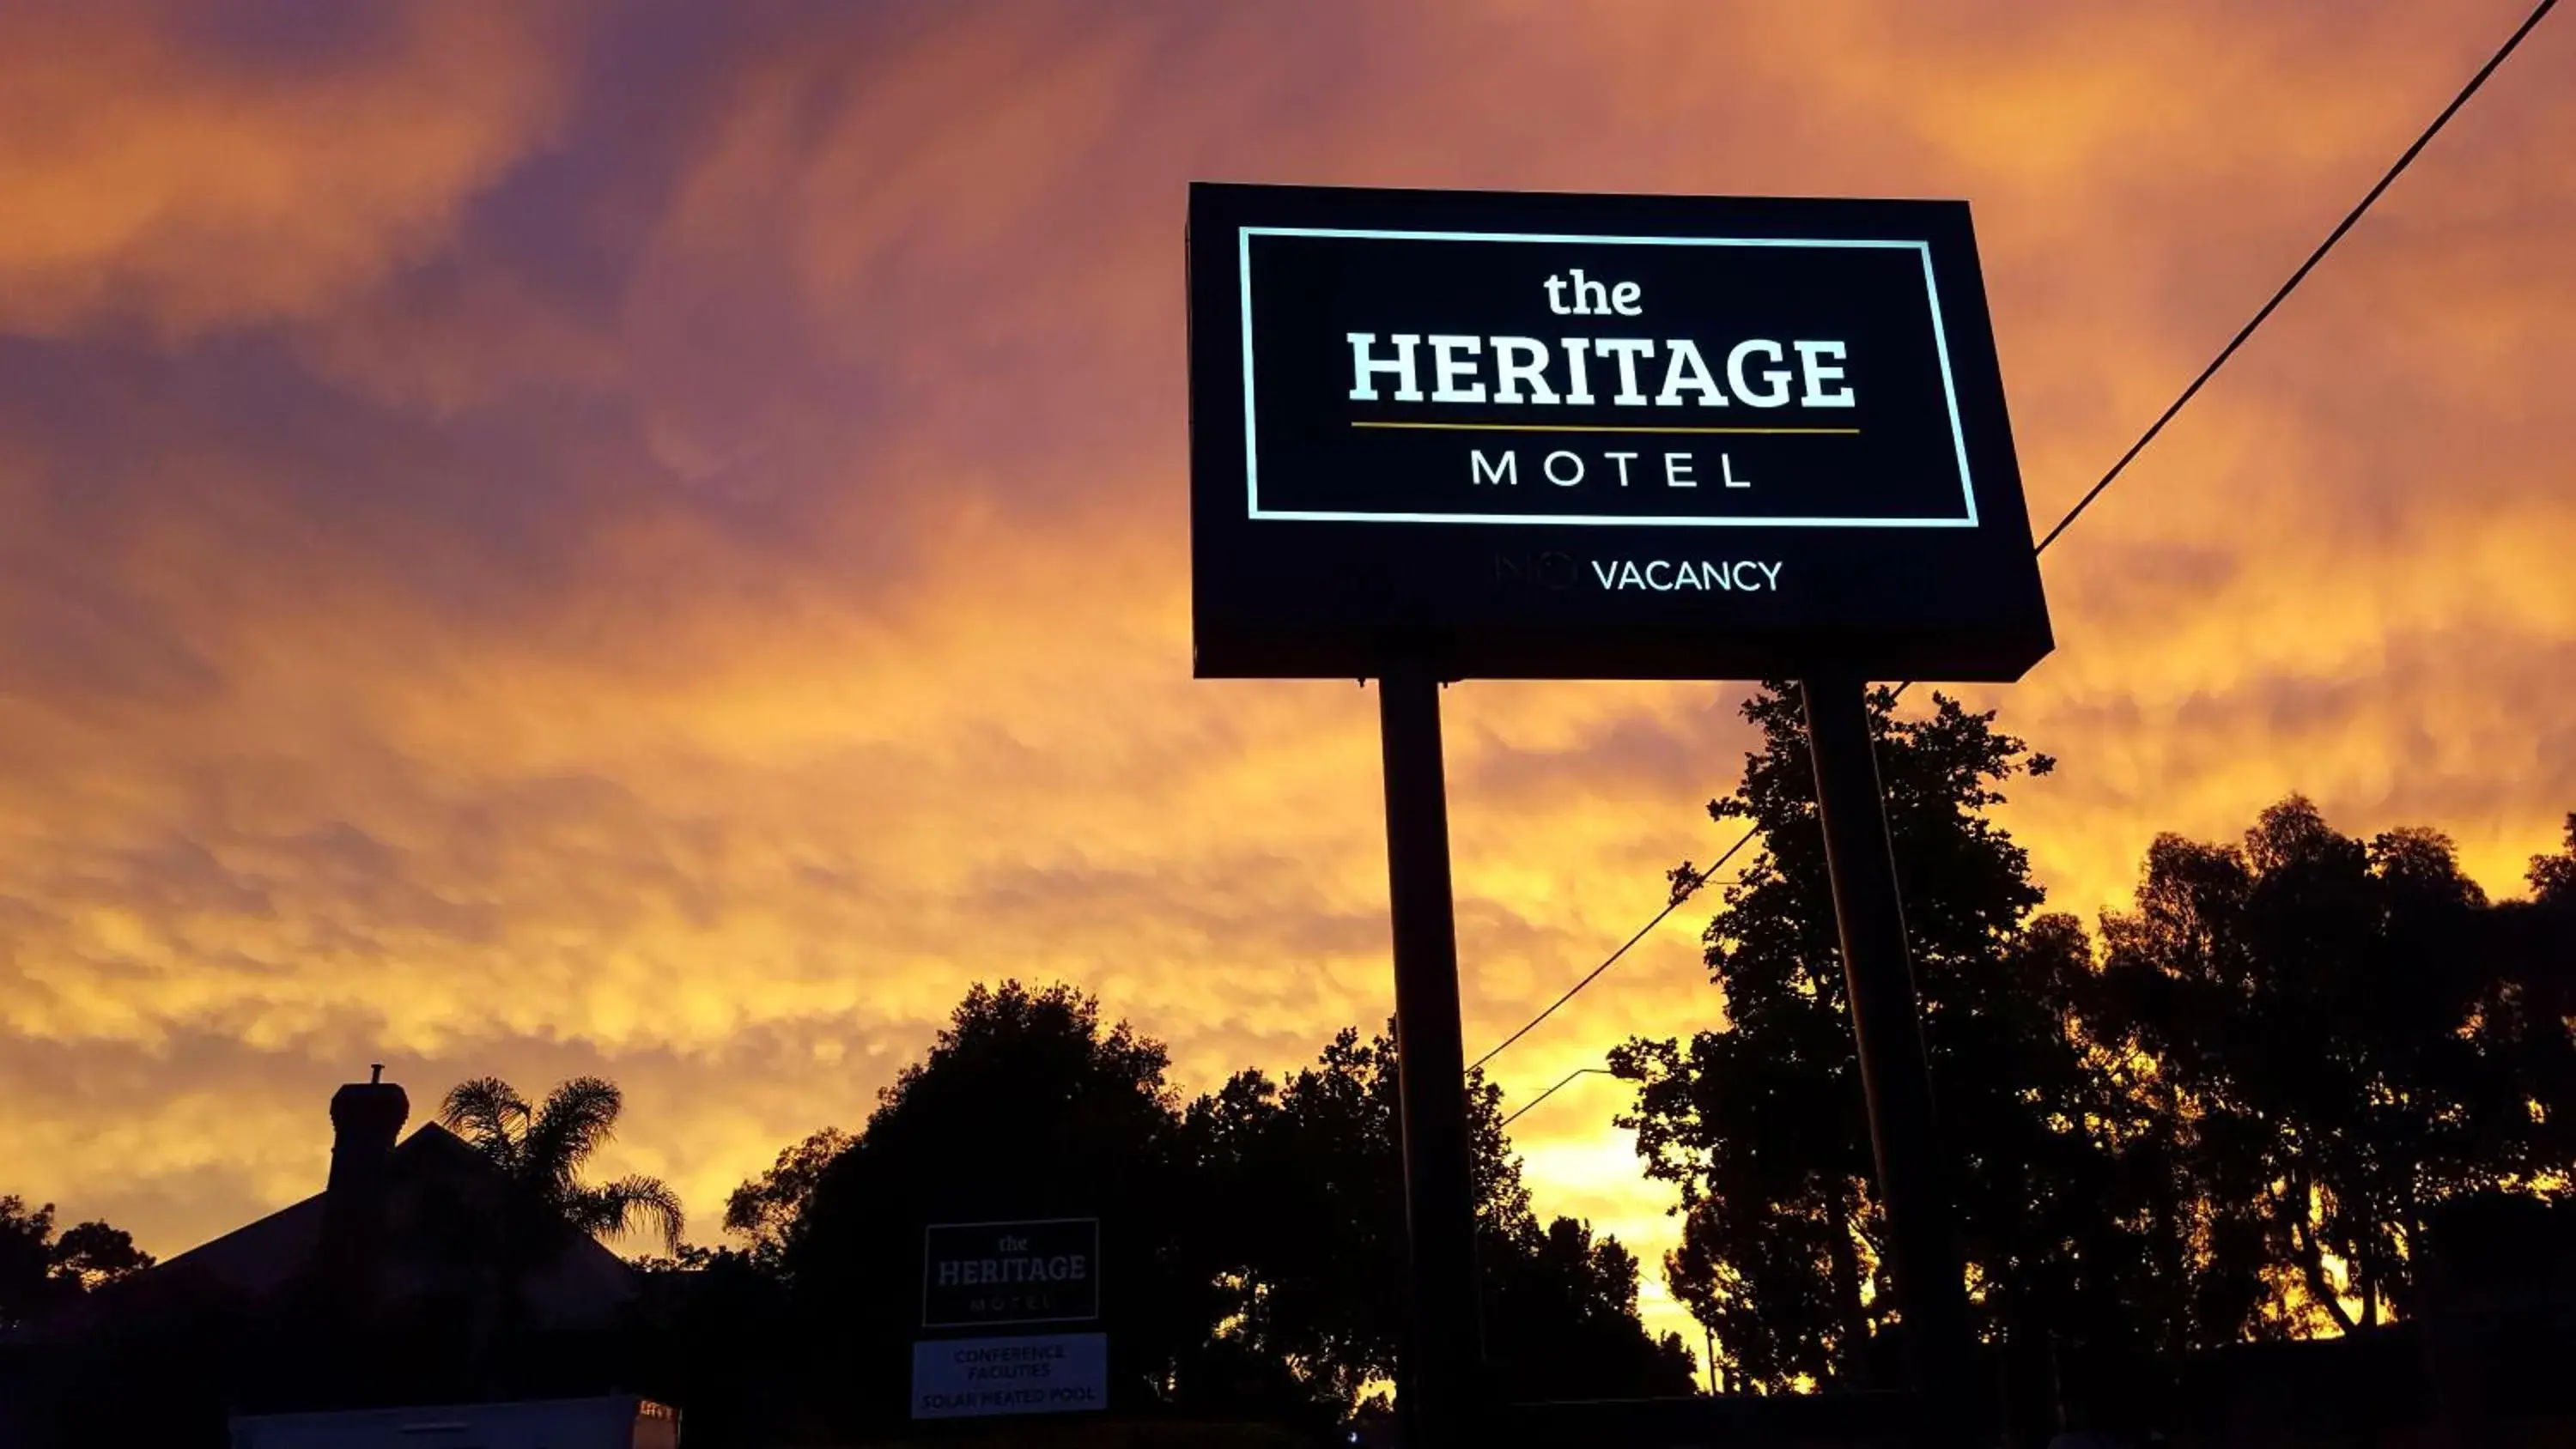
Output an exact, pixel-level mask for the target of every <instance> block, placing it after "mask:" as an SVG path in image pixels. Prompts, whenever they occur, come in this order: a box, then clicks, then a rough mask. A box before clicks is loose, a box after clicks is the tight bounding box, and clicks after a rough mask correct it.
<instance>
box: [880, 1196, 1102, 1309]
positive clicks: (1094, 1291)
mask: <svg viewBox="0 0 2576 1449" xmlns="http://www.w3.org/2000/svg"><path fill="white" fill-rule="evenodd" d="M1066 1223H1089V1224H1090V1225H1091V1303H1092V1308H1093V1310H1094V1311H1093V1312H1090V1313H1057V1314H1050V1315H1048V1316H1047V1317H1044V1318H938V1319H934V1318H932V1317H931V1316H930V1235H931V1234H933V1233H938V1232H957V1231H961V1230H963V1229H967V1228H1052V1227H1061V1226H1063V1225H1064V1224H1066ZM921 1258H922V1262H921V1326H922V1327H924V1328H1009V1327H1012V1326H1014V1325H1016V1324H1023V1323H1090V1322H1092V1321H1094V1320H1096V1319H1098V1318H1099V1317H1100V1314H1099V1312H1098V1309H1099V1306H1100V1219H1098V1218H998V1219H995V1220H993V1221H991V1222H982V1223H924V1224H922V1227H921Z"/></svg>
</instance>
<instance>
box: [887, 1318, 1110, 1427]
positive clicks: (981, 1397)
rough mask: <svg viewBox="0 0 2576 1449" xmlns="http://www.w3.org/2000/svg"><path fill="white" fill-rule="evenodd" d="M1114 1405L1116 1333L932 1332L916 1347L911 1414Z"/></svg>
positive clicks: (974, 1413)
mask: <svg viewBox="0 0 2576 1449" xmlns="http://www.w3.org/2000/svg"><path fill="white" fill-rule="evenodd" d="M1108 1404H1109V1335H1107V1334H1105V1333H1050V1334H1040V1335H1037V1336H1034V1337H1028V1338H929V1339H923V1340H921V1341H919V1342H917V1343H915V1344H914V1345H913V1346H912V1417H914V1418H916V1419H964V1418H973V1417H977V1416H980V1415H986V1414H1062V1413H1076V1412H1080V1411H1082V1410H1085V1409H1101V1408H1106V1407H1108Z"/></svg>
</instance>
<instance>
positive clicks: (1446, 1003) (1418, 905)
mask: <svg viewBox="0 0 2576 1449" xmlns="http://www.w3.org/2000/svg"><path fill="white" fill-rule="evenodd" d="M1378 729H1379V733H1380V736H1381V739H1382V742H1383V745H1384V748H1385V758H1386V861H1387V888H1388V889H1387V895H1388V904H1389V908H1390V914H1391V915H1392V917H1393V919H1394V926H1395V1035H1396V1063H1397V1070H1398V1074H1399V1075H1398V1090H1399V1092H1400V1093H1401V1096H1402V1103H1403V1105H1402V1114H1403V1129H1404V1131H1403V1137H1404V1225H1405V1246H1406V1255H1407V1258H1408V1264H1407V1289H1408V1292H1407V1298H1408V1303H1407V1309H1408V1312H1407V1313H1406V1315H1405V1318H1406V1325H1407V1326H1406V1341H1405V1346H1404V1357H1403V1360H1402V1361H1401V1363H1400V1364H1399V1365H1398V1379H1399V1383H1398V1388H1399V1398H1398V1404H1399V1407H1400V1411H1401V1413H1402V1414H1403V1417H1404V1419H1405V1422H1406V1424H1407V1426H1408V1429H1409V1431H1410V1432H1409V1434H1408V1437H1407V1442H1408V1443H1410V1444H1414V1445H1417V1446H1429V1449H1451V1446H1456V1445H1463V1444H1466V1443H1467V1442H1469V1440H1468V1432H1469V1430H1468V1421H1469V1420H1470V1419H1471V1417H1472V1416H1473V1415H1474V1414H1475V1413H1476V1412H1477V1410H1478V1408H1479V1384H1478V1379H1479V1375H1480V1372H1481V1369H1482V1364H1483V1358H1484V1354H1483V1350H1482V1346H1481V1343H1480V1340H1481V1337H1482V1334H1481V1331H1480V1325H1479V1322H1478V1318H1479V1314H1478V1309H1477V1301H1476V1299H1477V1293H1476V1196H1475V1183H1474V1169H1473V1165H1472V1160H1471V1157H1470V1144H1469V1140H1468V1130H1467V1053H1466V1048H1465V1046H1464V1044H1463V1043H1462V1042H1461V1040H1460V1038H1459V1024H1458V938H1457V930H1456V924H1455V921H1454V919H1453V916H1452V911H1451V904H1450V893H1449V802H1448V787H1447V785H1446V783H1445V781H1444V779H1443V775H1442V767H1441V759H1440V682H1439V680H1438V679H1437V678H1435V677H1434V676H1433V675H1432V673H1431V672H1430V671H1428V670H1425V669H1420V668H1395V669H1390V670H1388V671H1387V673H1386V675H1385V677H1384V678H1382V679H1380V680H1379V681H1378Z"/></svg>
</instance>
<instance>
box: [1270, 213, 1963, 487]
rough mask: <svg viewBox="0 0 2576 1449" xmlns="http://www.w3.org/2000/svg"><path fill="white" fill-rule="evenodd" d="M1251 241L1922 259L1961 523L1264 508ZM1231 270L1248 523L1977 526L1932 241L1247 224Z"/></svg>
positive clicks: (1925, 292) (1924, 297) (1925, 298)
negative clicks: (1539, 245)
mask: <svg viewBox="0 0 2576 1449" xmlns="http://www.w3.org/2000/svg"><path fill="white" fill-rule="evenodd" d="M1256 236H1311V237H1338V238H1347V239H1350V240H1356V241H1458V242H1546V243H1564V242H1581V243H1585V244H1591V245H1600V246H1662V247H1821V248H1868V249H1874V250H1896V251H1902V250H1909V249H1910V250H1912V251H1914V252H1916V253H1919V254H1920V255H1921V256H1922V258H1923V299H1924V303H1925V305H1926V306H1927V307H1928V308H1929V309H1930V311H1931V315H1932V346H1933V350H1934V352H1935V353H1936V354H1937V355H1938V356H1939V357H1940V359H1941V392H1942V396H1943V398H1944V400H1946V401H1947V402H1948V403H1949V405H1950V443H1951V446H1952V448H1953V449H1954V450H1955V451H1956V453H1957V455H1958V460H1959V495H1960V498H1961V499H1962V501H1963V502H1964V504H1965V506H1966V509H1967V514H1966V516H1965V517H1962V518H1702V517H1692V518H1640V517H1632V516H1628V515H1624V514H1600V513H1351V512H1340V511H1322V510H1316V511H1304V510H1288V509H1264V508H1263V507H1262V506H1261V461H1260V449H1259V445H1258V438H1259V433H1258V431H1257V429H1256V425H1255V422H1254V419H1253V383H1252V239H1253V238H1254V237H1256ZM1235 272H1236V275H1237V277H1238V278H1239V279H1240V280H1241V283H1242V287H1243V483H1244V491H1245V502H1246V504H1247V505H1248V508H1249V511H1248V512H1247V513H1246V515H1245V516H1246V517H1248V518H1257V519H1284V520H1303V521H1307V522H1316V523H1521V524H1539V525H1550V524H1574V525H1580V526H1588V527H1603V528H1622V527H1624V528H1670V527H1682V528H1974V527H1976V526H1977V490H1976V488H1975V486H1974V485H1973V484H1972V483H1971V482H1970V481H1969V476H1968V435H1967V433H1966V431H1965V430H1964V429H1962V428H1961V427H1960V426H1959V390H1958V386H1957V384H1955V383H1954V382H1953V381H1952V380H1951V377H1950V339H1949V336H1948V334H1947V332H1946V331H1945V330H1944V329H1943V327H1942V325H1941V293H1940V288H1939V286H1938V285H1937V284H1936V283H1935V282H1934V281H1933V279H1932V244H1931V243H1930V242H1925V241H1896V240H1884V241H1882V240H1869V239H1860V238H1850V237H1696V236H1571V235H1556V234H1552V233H1545V232H1499V231H1373V230H1364V229H1356V228H1349V227H1319V226H1247V227H1238V228H1237V229H1236V235H1235Z"/></svg>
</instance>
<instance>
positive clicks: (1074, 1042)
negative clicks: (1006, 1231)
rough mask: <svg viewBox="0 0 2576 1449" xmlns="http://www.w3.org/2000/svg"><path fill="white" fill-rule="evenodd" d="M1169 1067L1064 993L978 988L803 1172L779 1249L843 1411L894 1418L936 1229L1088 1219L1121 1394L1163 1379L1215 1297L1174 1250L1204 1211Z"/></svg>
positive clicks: (1143, 1390)
mask: <svg viewBox="0 0 2576 1449" xmlns="http://www.w3.org/2000/svg"><path fill="white" fill-rule="evenodd" d="M1167 1060H1168V1059H1167V1056H1166V1053H1165V1051H1164V1049H1163V1047H1162V1045H1161V1044H1160V1043H1158V1042H1154V1041H1150V1040H1147V1039H1145V1038H1143V1037H1140V1036H1138V1035H1137V1034H1136V1033H1135V1032H1133V1031H1132V1030H1130V1029H1129V1028H1128V1027H1127V1025H1126V1024H1125V1023H1123V1022H1121V1023H1118V1024H1116V1025H1114V1026H1108V1025H1104V1024H1103V1023H1102V1021H1101V1019H1100V1007H1099V1003H1098V1002H1097V1001H1096V1000H1095V999H1093V998H1092V997H1089V996H1086V995H1083V994H1081V993H1079V992H1077V991H1074V990H1072V989H1071V988H1069V987H1064V986H1052V987H1048V988H1045V989H1043V990H1031V989H1029V988H1028V987H1025V986H1023V985H1021V984H1020V983H1018V982H1016V981H1008V982H1004V983H1003V984H1002V985H1001V986H1000V987H998V988H992V987H986V986H983V985H981V984H979V985H977V986H976V987H975V988H974V989H973V990H971V991H970V992H969V993H968V994H967V996H966V999H965V1000H964V1001H962V1002H960V1003H959V1004H958V1006H957V1009H956V1011H955V1012H954V1014H953V1015H952V1016H951V1017H950V1019H949V1023H948V1025H947V1027H946V1028H945V1029H943V1030H942V1031H941V1032H940V1033H939V1035H938V1037H937V1039H936V1040H935V1041H933V1043H932V1044H931V1048H930V1051H929V1054H928V1056H927V1057H926V1058H925V1059H924V1060H922V1061H920V1062H917V1063H915V1064H913V1065H911V1066H908V1067H906V1068H904V1070H903V1072H902V1073H901V1074H900V1075H899V1076H897V1077H896V1079H895V1081H894V1082H893V1084H892V1085H890V1086H888V1087H887V1088H886V1089H885V1090H884V1091H883V1092H882V1093H881V1094H880V1097H879V1100H878V1104H877V1107H876V1110H875V1111H874V1112H873V1113H872V1114H871V1115H870V1116H869V1118H868V1122H867V1125H866V1127H865V1128H864V1129H863V1130H862V1131H860V1132H859V1133H858V1134H857V1137H856V1140H855V1141H853V1142H852V1143H850V1145H848V1146H847V1147H846V1148H843V1149H842V1150H840V1151H839V1152H838V1153H837V1154H834V1155H832V1156H831V1157H830V1158H829V1160H828V1162H827V1163H826V1165H824V1166H823V1167H822V1169H821V1171H820V1172H819V1173H818V1174H817V1175H816V1176H815V1179H814V1182H813V1186H812V1188H811V1190H810V1193H807V1194H806V1197H805V1205H804V1209H803V1213H802V1215H801V1217H799V1218H798V1219H796V1220H795V1222H794V1223H793V1225H792V1226H791V1227H790V1228H788V1229H787V1231H786V1233H785V1235H784V1251H783V1255H782V1262H783V1265H784V1267H785V1269H786V1271H787V1273H788V1275H789V1277H790V1279H791V1281H792V1282H793V1284H794V1288H795V1292H796V1295H797V1298H798V1301H799V1303H800V1304H801V1305H802V1307H801V1311H802V1313H803V1314H804V1316H805V1321H806V1323H807V1324H808V1325H809V1327H810V1330H811V1336H812V1340H813V1342H814V1343H815V1344H816V1345H817V1347H818V1349H819V1350H820V1351H822V1352H824V1353H826V1354H828V1355H830V1356H831V1358H832V1361H833V1362H834V1363H835V1364H836V1365H838V1367H837V1368H836V1369H835V1377H836V1379H837V1378H838V1377H839V1376H840V1375H843V1374H846V1375H848V1376H849V1377H848V1380H847V1382H849V1384H850V1386H851V1388H852V1389H853V1390H854V1392H853V1394H851V1395H850V1396H849V1398H850V1403H849V1405H848V1409H849V1412H850V1414H851V1415H852V1416H853V1419H854V1420H855V1421H866V1420H869V1419H876V1420H887V1419H899V1418H900V1417H901V1416H902V1414H903V1412H904V1395H905V1391H906V1385H907V1380H908V1374H909V1371H910V1370H909V1362H910V1360H909V1357H908V1348H907V1345H908V1344H909V1342H910V1340H911V1338H912V1337H913V1336H914V1334H915V1333H916V1332H917V1331H918V1329H919V1327H920V1310H921V1262H922V1234H923V1229H924V1228H925V1226H927V1225H929V1224H934V1223H957V1222H989V1221H993V1220H996V1219H1016V1218H1054V1217H1097V1218H1098V1219H1100V1224H1101V1257H1102V1261H1103V1264H1104V1267H1103V1270H1102V1274H1101V1285H1102V1286H1101V1292H1102V1314H1103V1320H1104V1322H1103V1327H1104V1328H1106V1330H1107V1331H1108V1334H1109V1346H1110V1354H1111V1365H1110V1367H1111V1375H1112V1379H1113V1383H1112V1386H1111V1396H1112V1402H1113V1405H1114V1404H1120V1403H1125V1404H1131V1405H1132V1404H1135V1403H1138V1402H1152V1401H1158V1400H1161V1399H1164V1398H1166V1397H1168V1396H1169V1395H1170V1394H1171V1393H1172V1392H1173V1391H1174V1385H1175V1378H1176V1375H1177V1374H1179V1373H1180V1372H1181V1370H1182V1368H1183V1366H1184V1364H1185V1362H1186V1361H1187V1360H1188V1359H1189V1358H1190V1357H1191V1356H1192V1355H1193V1353H1194V1352H1195V1351H1196V1350H1197V1348H1198V1347H1199V1346H1200V1345H1201V1344H1202V1343H1203V1342H1204V1341H1205V1340H1206V1338H1207V1336H1208V1326H1209V1325H1210V1324H1211V1323H1213V1322H1214V1319H1215V1299H1214V1288H1213V1285H1212V1284H1211V1283H1210V1282H1209V1281H1208V1276H1207V1274H1205V1273H1204V1272H1203V1271H1201V1270H1200V1269H1199V1268H1198V1267H1197V1265H1195V1264H1192V1263H1190V1262H1188V1261H1187V1260H1186V1259H1185V1257H1184V1254H1183V1242H1182V1233H1183V1225H1184V1224H1185V1222H1186V1221H1187V1219H1188V1218H1189V1217H1190V1216H1191V1215H1192V1214H1193V1213H1194V1212H1195V1211H1197V1208H1196V1207H1195V1206H1194V1186H1195V1185H1194V1184H1193V1182H1192V1181H1191V1180H1190V1177H1189V1174H1188V1171H1187V1164H1186V1162H1185V1161H1184V1159H1183V1158H1182V1156H1181V1155H1180V1152H1179V1129H1180V1114H1179V1097H1178V1094H1177V1093H1176V1092H1175V1091H1174V1090H1173V1088H1172V1087H1171V1086H1170V1085H1169V1083H1168V1082H1167V1081H1166V1080H1165V1078H1164V1071H1165V1067H1166V1063H1167ZM792 1157H793V1154H792V1152H791V1159H792ZM791 1169H792V1163H791ZM748 1186H749V1187H750V1189H751V1191H750V1194H749V1197H748V1198H747V1199H745V1200H746V1201H758V1200H759V1199H760V1198H761V1195H762V1194H761V1190H760V1186H759V1184H751V1185H748ZM791 1195H792V1193H791Z"/></svg>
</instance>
